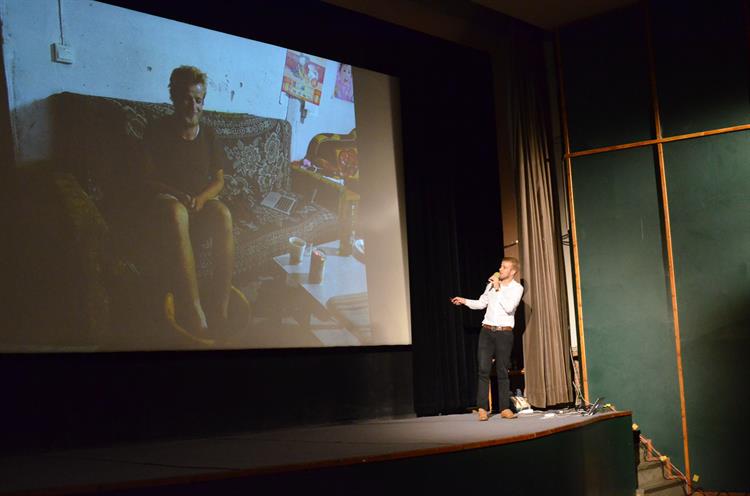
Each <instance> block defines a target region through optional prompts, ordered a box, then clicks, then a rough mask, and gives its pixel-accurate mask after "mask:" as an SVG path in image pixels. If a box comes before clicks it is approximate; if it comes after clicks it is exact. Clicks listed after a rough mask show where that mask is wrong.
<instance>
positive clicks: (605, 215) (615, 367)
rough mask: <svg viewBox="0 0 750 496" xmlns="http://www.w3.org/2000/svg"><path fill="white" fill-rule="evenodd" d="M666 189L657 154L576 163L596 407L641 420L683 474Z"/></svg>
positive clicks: (613, 155)
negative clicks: (603, 402)
mask: <svg viewBox="0 0 750 496" xmlns="http://www.w3.org/2000/svg"><path fill="white" fill-rule="evenodd" d="M658 185H659V183H658V177H657V174H656V166H655V164H654V154H653V150H652V149H651V148H638V149H632V150H625V151H619V152H613V153H607V154H603V155H591V156H586V157H580V158H576V159H574V161H573V192H574V197H575V212H576V228H577V236H578V246H579V260H580V279H581V293H582V294H581V298H582V301H581V303H582V309H583V326H584V333H585V344H586V359H587V371H588V380H589V395H590V397H591V398H590V399H591V400H592V401H593V399H595V398H597V397H599V396H604V397H606V399H607V401H609V402H611V403H613V404H614V405H615V406H616V407H617V408H618V409H627V410H632V411H633V418H634V420H635V422H637V423H638V424H640V426H641V429H642V431H643V434H644V435H645V436H647V437H650V438H652V439H654V442H655V445H656V447H657V448H658V449H659V450H660V451H661V452H663V453H665V454H667V455H669V456H670V457H671V458H672V459H673V460H674V461H675V463H676V464H677V465H678V466H684V463H683V459H684V458H683V446H682V427H681V420H680V399H679V386H678V374H677V365H676V353H675V346H674V329H673V323H672V310H671V305H670V300H669V284H668V274H667V269H666V263H665V257H664V247H663V243H662V229H663V228H662V224H661V213H660V211H661V207H660V197H659V186H658Z"/></svg>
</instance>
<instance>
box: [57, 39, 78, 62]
mask: <svg viewBox="0 0 750 496" xmlns="http://www.w3.org/2000/svg"><path fill="white" fill-rule="evenodd" d="M75 58H76V54H75V50H73V47H72V46H70V45H63V44H62V43H53V44H52V61H53V62H58V63H60V64H72V63H73V62H75Z"/></svg>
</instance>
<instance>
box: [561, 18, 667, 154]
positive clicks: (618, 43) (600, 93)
mask: <svg viewBox="0 0 750 496" xmlns="http://www.w3.org/2000/svg"><path fill="white" fill-rule="evenodd" d="M560 52H561V56H562V61H563V67H564V77H565V99H566V103H567V114H568V127H569V130H570V131H569V132H570V143H571V149H572V150H573V151H576V150H586V149H590V148H597V147H601V146H609V145H615V144H619V143H627V142H633V141H641V140H646V139H650V138H653V137H654V132H653V124H652V121H653V117H652V112H651V89H650V82H649V72H648V51H647V47H646V32H645V20H644V15H643V10H642V9H640V8H633V9H628V10H624V11H617V12H615V13H614V14H611V15H607V16H604V17H601V18H597V19H595V20H594V21H592V22H581V23H576V24H574V25H572V26H571V27H569V28H567V29H563V30H562V31H561V33H560Z"/></svg>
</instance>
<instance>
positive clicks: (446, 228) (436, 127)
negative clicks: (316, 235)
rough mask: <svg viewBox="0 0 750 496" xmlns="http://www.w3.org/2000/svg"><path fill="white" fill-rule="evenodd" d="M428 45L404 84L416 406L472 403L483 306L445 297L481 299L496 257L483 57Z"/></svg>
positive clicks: (491, 133) (495, 175) (492, 144)
mask: <svg viewBox="0 0 750 496" xmlns="http://www.w3.org/2000/svg"><path fill="white" fill-rule="evenodd" d="M431 53H433V54H435V55H432V57H434V59H431V58H429V56H428V58H422V59H421V60H419V62H418V63H417V64H415V66H414V67H412V68H411V70H413V71H415V74H413V75H412V77H406V78H403V79H402V85H401V101H402V109H403V110H402V112H403V115H402V125H403V140H404V176H405V177H404V179H405V193H406V194H405V196H406V217H407V226H408V243H409V274H410V275H409V277H410V281H409V283H410V288H411V293H410V297H411V325H412V337H413V360H414V361H413V363H414V396H415V411H416V413H417V415H436V414H441V413H456V412H465V411H466V409H467V408H470V407H471V406H472V405H474V404H475V402H476V357H475V355H476V343H477V336H478V331H479V325H480V323H481V320H482V317H483V314H484V312H481V311H471V310H468V309H467V308H466V307H463V306H462V307H455V306H453V305H452V304H451V303H450V302H449V298H450V297H451V296H456V295H460V296H466V297H470V298H478V297H479V295H480V294H481V293H482V291H483V290H484V286H485V283H486V280H487V277H488V276H489V275H490V274H491V273H492V272H494V271H495V270H496V269H497V267H499V262H500V258H501V256H502V230H501V221H500V218H501V216H500V194H499V172H498V167H497V163H498V162H497V145H496V139H497V138H496V132H495V120H494V103H493V100H492V79H491V66H490V61H489V57H488V56H487V55H486V54H480V53H478V52H473V51H471V50H468V49H465V48H464V49H462V48H452V46H446V49H445V50H444V51H441V52H438V53H436V52H435V51H434V50H433V51H432V52H431ZM445 70H450V71H451V73H452V74H453V76H452V77H450V78H446V77H445V73H444V71H445ZM456 74H461V75H462V76H461V77H455V75H456ZM447 116H449V117H447ZM426 123H429V125H426ZM428 129H429V130H428ZM410 150H420V151H422V153H420V156H413V155H410ZM425 150H428V151H427V152H424V151H425Z"/></svg>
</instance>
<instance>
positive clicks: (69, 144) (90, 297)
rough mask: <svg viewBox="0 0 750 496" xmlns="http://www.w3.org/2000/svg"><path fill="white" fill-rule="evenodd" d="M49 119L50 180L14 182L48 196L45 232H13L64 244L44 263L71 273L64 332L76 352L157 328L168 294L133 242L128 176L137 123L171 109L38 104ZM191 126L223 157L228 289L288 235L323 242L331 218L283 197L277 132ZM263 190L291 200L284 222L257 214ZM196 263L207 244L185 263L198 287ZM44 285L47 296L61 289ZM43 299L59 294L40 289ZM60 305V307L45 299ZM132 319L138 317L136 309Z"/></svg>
mask: <svg viewBox="0 0 750 496" xmlns="http://www.w3.org/2000/svg"><path fill="white" fill-rule="evenodd" d="M50 108H51V111H52V129H53V133H52V141H51V148H52V153H51V155H52V157H53V160H52V161H51V166H52V171H45V173H44V174H41V175H40V174H36V173H34V174H30V175H29V174H26V175H27V176H28V177H26V178H25V179H22V182H23V181H25V182H26V185H25V186H21V187H20V189H18V191H29V190H36V191H35V192H34V193H32V194H38V193H39V192H40V191H41V190H42V189H44V188H48V189H49V191H50V193H49V194H48V196H49V195H53V193H52V191H53V190H54V195H55V196H58V197H60V198H59V205H60V206H61V207H59V208H57V207H51V206H50V207H49V208H48V209H47V210H48V213H47V214H46V216H47V217H48V218H49V221H50V222H45V224H48V225H46V226H45V227H43V228H42V229H39V228H36V229H35V231H34V232H33V233H32V232H31V229H30V228H29V229H27V228H26V227H25V226H21V228H20V229H23V230H24V233H25V234H30V235H32V236H36V237H38V238H40V239H41V237H44V236H47V237H49V236H51V235H52V234H50V233H51V232H52V231H54V232H55V234H54V237H55V239H58V238H59V239H63V238H64V239H65V240H67V241H66V243H67V242H69V243H70V244H71V247H70V248H66V249H65V252H64V253H63V252H61V251H59V250H58V251H57V252H56V253H55V255H54V256H55V257H56V259H59V260H60V261H61V262H60V263H64V264H68V265H70V264H71V263H72V264H73V266H74V267H73V268H71V269H70V270H68V271H67V273H68V274H74V277H75V278H77V279H79V280H77V281H76V282H75V283H74V284H72V285H71V286H70V287H71V288H75V291H76V292H77V293H78V295H77V296H76V298H77V303H76V306H77V307H78V308H79V309H80V308H81V306H83V308H84V311H83V312H79V313H81V314H83V315H84V316H82V317H79V316H78V315H76V316H70V318H71V319H78V322H77V323H75V324H71V327H74V329H70V330H69V332H70V333H72V334H77V335H79V336H80V337H81V338H83V337H84V336H88V337H87V338H86V339H82V340H81V343H80V344H81V345H85V343H86V342H96V343H105V346H106V343H108V342H109V341H110V340H109V339H108V338H107V336H108V335H112V334H117V333H118V332H121V331H123V330H126V329H127V328H133V327H134V326H138V327H139V328H142V327H143V326H154V325H159V321H158V313H159V309H160V306H159V305H160V304H161V302H162V301H163V295H164V291H165V290H168V288H165V287H164V286H163V284H164V283H163V277H160V276H159V260H158V257H155V256H154V252H153V250H152V248H150V247H149V245H148V243H147V242H145V240H147V239H148V233H145V232H144V224H148V222H146V221H147V219H144V217H143V212H142V210H141V209H140V208H139V206H140V205H142V204H143V202H142V195H143V188H142V183H141V181H140V178H141V174H140V171H141V166H142V164H143V163H144V162H143V153H144V152H143V147H142V137H143V131H144V129H145V127H146V125H147V124H148V122H149V121H151V120H152V119H154V118H156V117H159V116H163V115H165V114H168V113H170V112H171V106H170V105H169V104H165V103H164V104H162V103H147V102H139V101H130V100H123V99H116V98H106V97H97V96H89V95H82V94H76V93H59V94H56V95H53V96H51V97H50ZM203 121H204V122H207V123H209V124H210V125H211V126H212V127H213V128H214V129H215V130H216V135H217V137H218V139H219V140H220V142H221V145H222V148H223V150H224V152H225V154H226V163H225V188H224V191H222V193H221V198H222V200H223V201H224V202H225V203H226V204H227V206H228V207H229V209H230V210H231V212H232V218H233V226H234V227H233V229H234V237H235V269H234V283H235V286H238V287H241V286H242V285H243V284H245V283H248V282H249V281H251V280H253V278H254V277H256V276H257V275H258V274H262V273H263V271H264V268H266V267H269V266H272V263H273V262H272V257H274V256H276V255H279V254H281V253H284V252H285V251H286V250H287V240H288V238H289V237H290V236H300V237H302V238H304V239H307V240H310V241H311V242H314V243H321V242H325V241H330V240H333V239H335V237H336V233H337V218H336V214H335V213H333V212H331V211H329V210H327V209H326V208H324V207H322V206H320V205H317V204H313V203H310V201H309V199H308V198H304V197H303V196H301V195H300V194H295V193H292V175H291V169H290V140H291V126H290V125H289V123H288V122H286V121H285V120H282V119H272V118H264V117H258V116H254V115H250V114H243V113H227V112H214V111H205V112H204V114H203ZM50 172H51V173H50ZM42 184H44V185H45V186H40V185H42ZM270 191H284V192H288V193H290V194H292V195H294V196H296V197H297V198H298V201H297V203H296V206H295V208H294V210H293V211H292V212H291V214H289V215H287V214H284V213H281V212H278V211H276V210H273V209H270V208H267V207H265V206H263V205H262V204H261V201H262V199H263V197H264V196H265V194H266V193H268V192H270ZM24 195H25V194H24V193H19V196H20V197H21V199H19V200H18V201H19V202H20V203H19V205H20V204H28V205H27V207H28V208H33V207H32V206H33V204H34V203H38V200H34V199H28V200H26V199H23V197H24ZM27 196H28V195H27ZM45 201H46V200H45ZM55 201H58V200H55ZM50 205H51V204H50ZM19 208H20V207H19ZM45 208H46V207H45ZM21 215H27V214H26V213H24V214H21ZM52 224H54V226H52ZM63 226H64V227H63ZM43 230H46V231H47V232H46V234H45V233H42V231H43ZM69 231H70V232H69ZM22 255H23V254H22ZM208 255H210V240H209V241H207V242H205V243H203V245H202V246H200V247H199V248H198V250H197V252H196V258H197V264H198V275H199V279H200V280H205V279H206V278H207V277H209V275H210V273H211V270H210V269H211V267H210V260H211V258H210V256H208ZM24 256H25V255H24ZM37 258H38V257H37ZM34 263H36V262H35V261H33V260H32V261H30V262H28V264H29V265H34ZM56 263H57V262H56ZM39 277H40V278H42V276H41V275H40V276H39ZM19 279H23V277H19ZM55 284H56V285H55V287H56V288H58V287H59V288H64V287H66V286H65V285H64V284H58V283H55ZM66 284H67V283H66ZM63 291H64V290H63ZM53 292H54V293H55V294H57V295H59V294H60V293H61V291H60V290H54V291H53V290H50V293H53ZM160 295H161V296H160ZM63 297H64V298H69V296H68V295H60V296H57V298H63ZM64 298H63V299H64ZM149 305H153V308H150V309H149V308H148V306H149ZM61 307H62V305H61ZM140 308H144V309H145V310H144V311H140V310H137V309H140ZM149 310H150V311H149ZM155 315H157V317H154V316H155ZM155 319H156V320H155ZM64 320H65V319H63V321H64ZM57 322H58V324H57V325H58V326H60V324H64V322H60V319H57ZM63 327H65V326H64V325H63ZM58 329H60V330H62V328H61V327H58ZM78 333H80V334H78ZM61 336H62V335H61ZM63 341H64V343H61V344H65V343H68V344H71V345H73V346H75V345H77V344H78V343H76V341H77V338H75V337H73V338H71V339H63ZM114 342H115V343H116V342H117V340H116V339H115V340H114Z"/></svg>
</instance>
